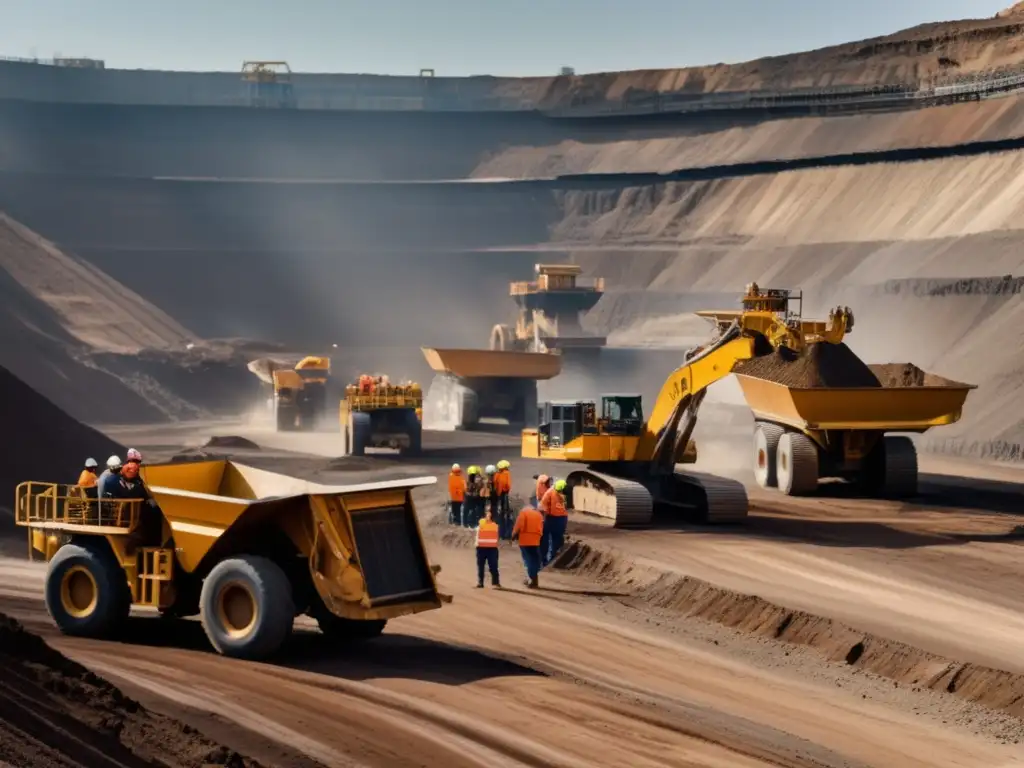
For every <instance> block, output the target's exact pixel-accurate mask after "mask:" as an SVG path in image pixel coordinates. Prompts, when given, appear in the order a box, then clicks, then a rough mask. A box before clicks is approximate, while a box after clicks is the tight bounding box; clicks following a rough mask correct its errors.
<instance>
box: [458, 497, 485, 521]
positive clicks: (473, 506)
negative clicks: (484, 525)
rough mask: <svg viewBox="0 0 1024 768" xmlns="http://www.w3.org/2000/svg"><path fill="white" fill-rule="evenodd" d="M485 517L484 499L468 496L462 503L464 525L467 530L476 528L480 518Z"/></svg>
mask: <svg viewBox="0 0 1024 768" xmlns="http://www.w3.org/2000/svg"><path fill="white" fill-rule="evenodd" d="M483 516H484V499H483V498H482V497H481V496H467V497H466V500H465V501H464V502H462V525H463V527H465V528H476V524H477V523H479V522H480V518H481V517H483Z"/></svg>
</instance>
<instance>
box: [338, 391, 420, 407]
mask: <svg viewBox="0 0 1024 768" xmlns="http://www.w3.org/2000/svg"><path fill="white" fill-rule="evenodd" d="M346 398H347V399H348V401H349V405H350V407H351V408H352V410H354V411H369V410H373V409H376V408H422V407H423V392H422V390H421V391H420V392H418V393H415V394H413V393H404V392H395V391H391V392H371V393H370V394H368V395H367V394H359V393H354V394H348V395H346Z"/></svg>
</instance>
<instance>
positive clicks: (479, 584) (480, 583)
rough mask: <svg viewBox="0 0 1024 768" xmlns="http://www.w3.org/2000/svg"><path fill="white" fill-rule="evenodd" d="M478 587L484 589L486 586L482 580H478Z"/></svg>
mask: <svg viewBox="0 0 1024 768" xmlns="http://www.w3.org/2000/svg"><path fill="white" fill-rule="evenodd" d="M476 588H477V589H483V588H484V583H483V582H482V581H479V582H477V585H476Z"/></svg>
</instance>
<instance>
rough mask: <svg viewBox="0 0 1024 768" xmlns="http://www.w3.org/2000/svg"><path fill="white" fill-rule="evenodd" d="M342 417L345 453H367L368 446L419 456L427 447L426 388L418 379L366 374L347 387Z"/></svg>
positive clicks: (341, 412) (349, 454) (358, 454)
mask: <svg viewBox="0 0 1024 768" xmlns="http://www.w3.org/2000/svg"><path fill="white" fill-rule="evenodd" d="M338 418H339V421H340V426H341V434H342V437H343V439H344V448H343V450H342V452H343V455H345V456H364V455H365V454H366V449H367V448H397V449H398V450H399V451H401V452H402V453H403V454H405V455H409V456H416V455H418V454H419V453H420V451H421V450H422V448H423V389H422V388H421V387H420V385H419V384H416V383H415V382H410V383H407V384H390V383H388V381H387V380H386V379H385V378H383V377H372V376H367V375H365V374H364V375H363V376H360V377H359V382H358V383H357V384H350V385H348V386H347V387H345V399H344V400H342V401H341V406H340V409H339V414H338Z"/></svg>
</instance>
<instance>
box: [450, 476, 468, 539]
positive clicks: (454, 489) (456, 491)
mask: <svg viewBox="0 0 1024 768" xmlns="http://www.w3.org/2000/svg"><path fill="white" fill-rule="evenodd" d="M465 500H466V478H465V476H464V475H463V474H462V467H460V466H459V465H458V464H452V471H451V472H449V473H448V523H449V524H450V525H462V524H463V522H462V502H464V501H465Z"/></svg>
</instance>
